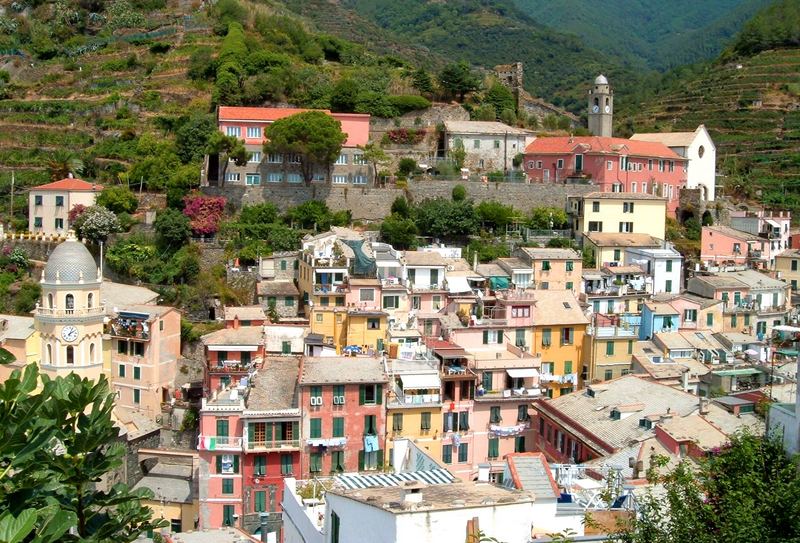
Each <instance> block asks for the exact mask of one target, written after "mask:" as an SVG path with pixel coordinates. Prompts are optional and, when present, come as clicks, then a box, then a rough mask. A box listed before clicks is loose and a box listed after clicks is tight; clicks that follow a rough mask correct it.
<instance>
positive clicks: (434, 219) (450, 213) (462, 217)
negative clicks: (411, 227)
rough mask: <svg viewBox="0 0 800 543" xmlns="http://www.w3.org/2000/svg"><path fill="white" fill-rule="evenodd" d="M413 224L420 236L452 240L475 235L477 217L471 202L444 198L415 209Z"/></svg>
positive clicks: (425, 203)
mask: <svg viewBox="0 0 800 543" xmlns="http://www.w3.org/2000/svg"><path fill="white" fill-rule="evenodd" d="M415 215H416V216H415V222H416V223H417V228H418V229H419V232H420V234H422V235H425V236H432V237H435V238H443V239H453V238H460V237H464V236H469V235H472V234H475V233H476V232H477V231H478V224H479V222H478V216H477V214H476V213H475V208H473V207H472V202H469V201H466V200H461V201H451V200H445V199H444V198H437V199H435V200H425V201H424V202H422V203H421V204H420V205H419V206H418V207H417V209H416V214H415Z"/></svg>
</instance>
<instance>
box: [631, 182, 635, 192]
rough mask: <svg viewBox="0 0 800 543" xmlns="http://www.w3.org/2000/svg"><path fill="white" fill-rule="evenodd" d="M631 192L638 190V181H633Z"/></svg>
mask: <svg viewBox="0 0 800 543" xmlns="http://www.w3.org/2000/svg"><path fill="white" fill-rule="evenodd" d="M631 192H636V182H635V181H634V182H633V183H631Z"/></svg>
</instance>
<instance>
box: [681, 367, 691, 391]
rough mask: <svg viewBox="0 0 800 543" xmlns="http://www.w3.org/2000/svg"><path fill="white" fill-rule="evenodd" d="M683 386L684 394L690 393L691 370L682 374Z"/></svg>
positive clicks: (687, 369)
mask: <svg viewBox="0 0 800 543" xmlns="http://www.w3.org/2000/svg"><path fill="white" fill-rule="evenodd" d="M681 386H682V387H683V391H684V392H689V368H686V371H685V372H683V373H682V374H681Z"/></svg>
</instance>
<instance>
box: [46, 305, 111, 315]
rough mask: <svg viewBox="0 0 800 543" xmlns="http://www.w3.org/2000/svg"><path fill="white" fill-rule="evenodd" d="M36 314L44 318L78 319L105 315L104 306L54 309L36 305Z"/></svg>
mask: <svg viewBox="0 0 800 543" xmlns="http://www.w3.org/2000/svg"><path fill="white" fill-rule="evenodd" d="M36 313H37V314H39V315H42V316H45V317H79V316H83V315H105V313H106V306H105V304H100V305H98V306H96V307H90V308H82V309H55V308H50V307H42V306H40V305H37V306H36Z"/></svg>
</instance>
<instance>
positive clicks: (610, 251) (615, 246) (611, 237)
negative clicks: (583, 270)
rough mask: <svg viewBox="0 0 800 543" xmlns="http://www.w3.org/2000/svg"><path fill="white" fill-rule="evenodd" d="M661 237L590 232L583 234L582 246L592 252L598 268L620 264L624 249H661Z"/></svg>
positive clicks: (623, 256) (623, 260) (623, 259)
mask: <svg viewBox="0 0 800 543" xmlns="http://www.w3.org/2000/svg"><path fill="white" fill-rule="evenodd" d="M662 239H663V238H661V239H658V238H654V237H653V236H651V235H649V234H626V233H601V232H592V233H589V234H586V235H584V236H583V248H584V250H589V251H591V252H592V254H593V256H594V263H595V266H596V267H598V268H603V267H608V266H622V265H623V263H624V262H625V249H632V248H638V249H661V248H663V242H662Z"/></svg>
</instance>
